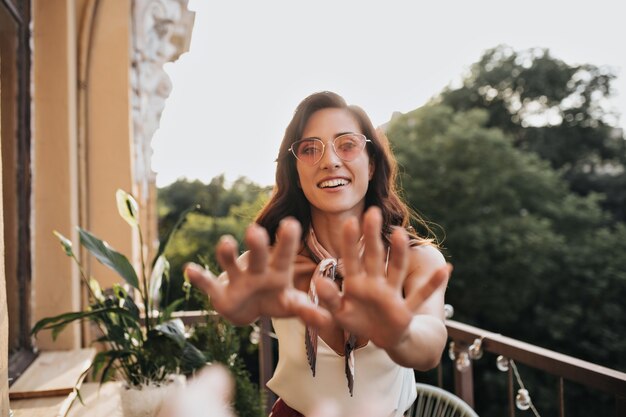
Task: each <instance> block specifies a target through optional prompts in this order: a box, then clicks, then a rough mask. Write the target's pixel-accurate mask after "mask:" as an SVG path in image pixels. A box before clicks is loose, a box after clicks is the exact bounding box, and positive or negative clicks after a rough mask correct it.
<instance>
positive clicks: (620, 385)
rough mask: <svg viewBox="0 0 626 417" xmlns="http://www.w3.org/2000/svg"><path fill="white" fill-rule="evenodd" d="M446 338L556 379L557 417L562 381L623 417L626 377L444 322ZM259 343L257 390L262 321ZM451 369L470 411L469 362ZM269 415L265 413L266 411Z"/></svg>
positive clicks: (264, 374)
mask: <svg viewBox="0 0 626 417" xmlns="http://www.w3.org/2000/svg"><path fill="white" fill-rule="evenodd" d="M446 327H447V328H448V336H449V338H450V340H452V341H453V342H454V343H455V347H456V349H457V350H462V349H464V348H465V347H467V346H469V345H471V344H472V343H473V342H474V341H475V340H476V339H480V340H481V347H482V349H483V350H484V351H486V352H490V353H493V354H496V355H502V356H504V357H506V358H508V359H510V360H513V361H515V362H517V363H522V364H524V365H526V366H528V367H530V368H534V369H538V370H540V371H542V372H545V373H548V374H550V375H554V376H556V377H557V378H558V396H557V398H555V401H557V402H558V409H559V414H558V415H559V416H560V417H565V401H564V380H569V381H573V382H577V383H579V384H581V385H583V386H586V387H589V388H595V389H598V390H600V391H602V392H604V393H608V394H611V395H613V396H614V397H615V403H616V404H615V405H616V408H615V410H616V412H615V415H616V416H626V373H623V372H619V371H616V370H613V369H609V368H605V367H603V366H599V365H596V364H593V363H590V362H585V361H583V360H580V359H576V358H573V357H571V356H567V355H563V354H561V353H557V352H554V351H551V350H548V349H544V348H540V347H538V346H535V345H531V344H529V343H524V342H521V341H519V340H515V339H512V338H510V337H505V336H502V335H500V334H497V333H492V332H489V331H486V330H483V329H480V328H477V327H473V326H469V325H467V324H463V323H459V322H457V321H454V320H447V321H446ZM261 330H262V331H261V340H260V346H259V365H260V366H259V368H260V382H261V386H262V387H265V383H266V382H267V381H268V380H269V378H270V377H271V374H272V372H273V370H274V363H273V355H272V349H271V343H272V339H271V338H270V336H269V330H270V323H269V320H267V319H265V320H262V322H261ZM453 368H454V391H455V394H456V395H458V396H459V397H461V398H462V399H463V400H465V402H467V403H468V404H469V405H471V406H472V407H474V382H473V374H472V366H471V361H470V364H469V366H468V367H466V368H465V369H464V370H463V371H459V370H458V369H456V367H453ZM438 373H439V375H440V377H439V385H440V386H441V385H442V382H441V381H442V378H441V364H440V366H439V372H438ZM508 373H509V375H508V413H507V415H508V416H510V417H514V416H515V397H514V375H513V368H512V367H509V371H508ZM265 399H266V405H267V407H269V408H271V405H272V404H273V402H274V400H275V397H274V394H272V392H271V391H269V390H268V389H265ZM268 414H269V410H268Z"/></svg>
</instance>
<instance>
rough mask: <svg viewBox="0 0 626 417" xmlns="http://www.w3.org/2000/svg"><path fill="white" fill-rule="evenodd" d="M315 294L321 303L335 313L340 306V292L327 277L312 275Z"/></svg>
mask: <svg viewBox="0 0 626 417" xmlns="http://www.w3.org/2000/svg"><path fill="white" fill-rule="evenodd" d="M312 279H313V280H314V282H315V288H316V289H317V295H318V297H319V299H320V304H322V305H323V306H324V307H325V308H326V309H327V310H328V311H330V312H331V313H335V312H336V311H337V310H339V308H340V307H341V293H340V292H339V288H337V285H336V284H335V283H334V282H333V281H331V280H330V279H328V278H323V277H314V278H312Z"/></svg>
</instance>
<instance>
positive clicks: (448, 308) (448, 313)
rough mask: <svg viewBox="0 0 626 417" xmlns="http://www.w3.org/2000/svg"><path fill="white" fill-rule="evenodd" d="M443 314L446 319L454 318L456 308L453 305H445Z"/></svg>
mask: <svg viewBox="0 0 626 417" xmlns="http://www.w3.org/2000/svg"><path fill="white" fill-rule="evenodd" d="M443 314H444V317H445V318H446V319H451V318H452V316H454V307H452V304H444V306H443Z"/></svg>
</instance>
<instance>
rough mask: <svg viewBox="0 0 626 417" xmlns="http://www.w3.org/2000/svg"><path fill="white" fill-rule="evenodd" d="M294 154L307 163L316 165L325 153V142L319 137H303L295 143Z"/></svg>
mask: <svg viewBox="0 0 626 417" xmlns="http://www.w3.org/2000/svg"><path fill="white" fill-rule="evenodd" d="M293 149H294V155H295V156H296V158H298V159H299V160H300V161H302V162H304V163H305V164H309V165H315V164H316V163H317V162H318V161H319V160H320V159H321V158H322V154H323V153H324V144H323V143H322V141H321V140H319V139H302V140H300V141H298V142H296V143H295V144H294V148H293Z"/></svg>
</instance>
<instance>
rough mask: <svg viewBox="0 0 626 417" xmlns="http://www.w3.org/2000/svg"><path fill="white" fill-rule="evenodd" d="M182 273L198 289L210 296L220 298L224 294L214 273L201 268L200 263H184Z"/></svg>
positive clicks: (222, 287)
mask: <svg viewBox="0 0 626 417" xmlns="http://www.w3.org/2000/svg"><path fill="white" fill-rule="evenodd" d="M184 274H185V276H186V277H187V279H189V282H190V283H191V285H193V286H194V287H196V288H198V289H200V290H201V291H203V292H204V293H206V294H207V295H208V296H209V297H211V298H220V297H221V296H223V294H224V286H223V285H221V284H220V283H219V282H218V281H217V279H216V277H215V275H213V274H212V273H211V272H210V271H207V270H206V269H204V268H202V267H201V266H200V265H197V264H194V263H188V264H186V265H185V268H184Z"/></svg>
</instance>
